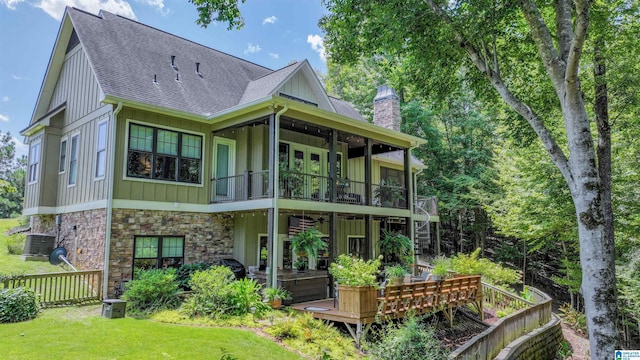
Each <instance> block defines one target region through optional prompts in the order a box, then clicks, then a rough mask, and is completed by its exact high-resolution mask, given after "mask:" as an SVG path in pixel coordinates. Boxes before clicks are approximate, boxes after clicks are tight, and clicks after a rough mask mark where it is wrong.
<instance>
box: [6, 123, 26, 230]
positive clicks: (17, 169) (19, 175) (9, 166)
mask: <svg viewBox="0 0 640 360" xmlns="http://www.w3.org/2000/svg"><path fill="white" fill-rule="evenodd" d="M15 154H16V151H15V144H14V143H13V141H12V137H11V133H9V132H7V133H4V134H3V133H2V132H0V218H10V217H16V216H18V215H20V213H21V212H22V201H23V197H24V181H25V170H24V169H25V168H26V159H25V158H24V156H23V157H22V158H20V159H18V160H16V158H15Z"/></svg>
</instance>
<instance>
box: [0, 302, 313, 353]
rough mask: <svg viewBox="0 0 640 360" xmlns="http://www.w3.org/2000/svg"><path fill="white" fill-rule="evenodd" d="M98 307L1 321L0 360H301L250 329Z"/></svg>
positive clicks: (52, 311)
mask: <svg viewBox="0 0 640 360" xmlns="http://www.w3.org/2000/svg"><path fill="white" fill-rule="evenodd" d="M100 311H101V307H100V306H88V307H72V308H55V309H48V310H45V311H44V312H43V313H42V314H40V315H39V316H38V318H36V319H35V320H32V321H27V322H22V323H15V324H0V338H1V339H2V341H0V354H1V355H0V358H2V359H21V360H22V359H214V360H217V359H220V358H221V357H222V355H223V354H224V352H226V353H228V354H229V355H230V356H231V357H229V358H227V359H261V360H266V359H284V360H286V359H300V358H301V357H300V356H299V355H297V354H294V353H292V352H289V351H287V350H285V349H284V348H282V347H281V346H279V345H278V344H276V343H274V342H273V341H272V340H270V339H268V338H265V337H262V336H259V335H256V334H255V333H254V332H253V331H251V330H241V329H228V328H212V327H202V326H185V325H174V324H164V323H158V322H154V321H150V320H140V319H134V318H123V319H107V318H103V317H101V316H100Z"/></svg>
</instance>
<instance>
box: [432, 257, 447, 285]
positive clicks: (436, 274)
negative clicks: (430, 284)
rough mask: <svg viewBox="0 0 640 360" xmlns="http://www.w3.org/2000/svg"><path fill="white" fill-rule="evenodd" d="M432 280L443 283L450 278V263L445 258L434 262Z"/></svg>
mask: <svg viewBox="0 0 640 360" xmlns="http://www.w3.org/2000/svg"><path fill="white" fill-rule="evenodd" d="M431 274H432V279H433V280H435V281H442V280H444V279H446V278H447V277H448V276H449V261H448V260H447V259H446V258H444V257H438V258H435V259H434V260H433V269H431Z"/></svg>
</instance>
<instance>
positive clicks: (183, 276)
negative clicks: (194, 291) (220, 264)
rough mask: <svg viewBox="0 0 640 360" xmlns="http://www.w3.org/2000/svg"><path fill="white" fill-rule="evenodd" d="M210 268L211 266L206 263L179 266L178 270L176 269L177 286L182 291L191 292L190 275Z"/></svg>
mask: <svg viewBox="0 0 640 360" xmlns="http://www.w3.org/2000/svg"><path fill="white" fill-rule="evenodd" d="M210 267H211V265H209V264H208V263H206V262H199V263H193V264H184V265H182V266H180V268H179V269H178V273H177V274H176V279H177V281H178V286H180V288H181V289H182V290H186V291H189V290H191V286H189V281H190V280H191V275H193V274H194V273H195V272H196V271H204V270H207V269H208V268H210Z"/></svg>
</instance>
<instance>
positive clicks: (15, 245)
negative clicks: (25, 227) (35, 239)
mask: <svg viewBox="0 0 640 360" xmlns="http://www.w3.org/2000/svg"><path fill="white" fill-rule="evenodd" d="M26 238H27V236H26V235H25V234H13V235H9V236H8V237H7V251H8V252H9V255H22V252H23V250H24V243H25V241H26Z"/></svg>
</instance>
